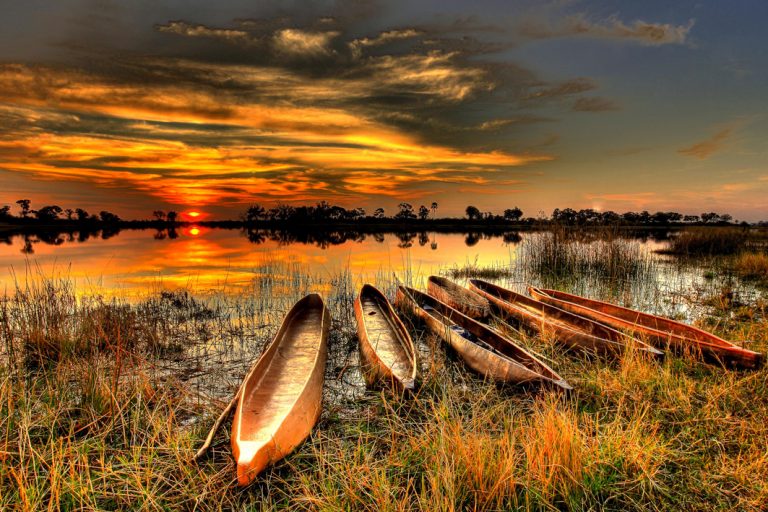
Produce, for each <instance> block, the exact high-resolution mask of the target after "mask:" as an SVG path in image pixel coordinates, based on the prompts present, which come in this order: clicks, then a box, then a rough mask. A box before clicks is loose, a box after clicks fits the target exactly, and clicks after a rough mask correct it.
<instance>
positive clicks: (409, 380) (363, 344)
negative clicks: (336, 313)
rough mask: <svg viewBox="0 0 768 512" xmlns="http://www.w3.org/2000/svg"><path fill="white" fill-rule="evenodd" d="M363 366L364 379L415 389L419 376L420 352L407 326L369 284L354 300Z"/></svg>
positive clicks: (383, 297) (369, 381) (382, 296)
mask: <svg viewBox="0 0 768 512" xmlns="http://www.w3.org/2000/svg"><path fill="white" fill-rule="evenodd" d="M355 318H356V319H357V334H358V338H359V340H360V341H359V344H360V366H361V368H362V372H363V376H364V377H365V382H366V384H368V386H374V385H375V384H377V383H380V382H389V383H391V384H392V385H393V386H394V387H395V388H398V389H400V390H408V391H412V390H413V389H414V388H415V387H416V380H417V378H418V368H419V363H418V356H417V352H416V347H415V346H414V344H413V340H411V336H410V334H408V330H407V329H406V328H405V325H403V322H402V321H401V320H400V318H399V317H398V316H397V313H395V310H394V309H393V308H392V305H391V304H390V303H389V301H388V300H387V298H386V297H385V296H384V294H383V293H381V292H380V291H379V290H378V289H377V288H376V287H374V286H372V285H370V284H366V285H363V287H362V289H361V290H360V294H359V295H358V296H357V299H356V300H355Z"/></svg>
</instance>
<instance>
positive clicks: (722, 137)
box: [677, 128, 733, 160]
mask: <svg viewBox="0 0 768 512" xmlns="http://www.w3.org/2000/svg"><path fill="white" fill-rule="evenodd" d="M732 131H733V129H732V128H725V129H723V130H720V131H719V132H717V133H716V134H714V135H713V136H712V137H710V138H708V139H706V140H703V141H701V142H698V143H696V144H694V145H692V146H689V147H686V148H682V149H678V150H677V152H678V153H680V154H681V155H685V156H691V157H694V158H698V159H699V160H706V159H707V158H709V157H711V156H712V155H714V154H715V153H717V152H718V151H720V150H721V149H723V147H724V146H725V142H726V141H727V140H728V138H729V137H730V136H731V132H732Z"/></svg>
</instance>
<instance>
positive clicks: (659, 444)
mask: <svg viewBox="0 0 768 512" xmlns="http://www.w3.org/2000/svg"><path fill="white" fill-rule="evenodd" d="M291 282H293V283H295V284H296V286H295V291H294V292H293V293H294V294H295V295H300V294H302V293H304V292H305V291H306V288H308V287H310V286H312V285H319V286H323V285H324V283H321V282H317V281H315V282H310V281H309V280H306V279H303V278H302V279H298V278H295V279H293V280H292V281H291ZM273 285H274V283H273V284H270V285H267V284H263V283H262V284H260V285H259V287H260V289H263V290H272V289H274V288H273ZM333 285H334V287H335V289H336V291H335V292H334V293H333V294H331V295H330V297H329V304H330V306H331V308H332V314H333V315H334V317H335V319H336V321H335V323H334V328H333V334H332V338H331V351H332V352H333V354H332V357H331V358H330V359H329V369H328V372H327V382H328V385H327V388H328V389H327V394H326V404H325V411H324V413H323V416H322V419H321V422H320V424H319V425H318V427H317V428H316V429H315V431H314V433H313V435H312V436H311V438H310V439H309V440H308V442H306V443H304V444H303V445H302V446H301V447H300V448H299V449H298V451H297V452H296V453H294V454H292V455H291V456H289V457H288V458H287V459H285V460H284V461H282V462H280V463H279V464H277V466H276V467H274V468H271V469H269V470H267V471H266V472H265V473H264V475H263V476H262V477H260V479H259V480H258V481H257V482H256V483H255V484H254V485H252V486H251V487H249V488H247V489H244V490H241V489H239V488H237V487H236V485H235V474H234V468H233V464H232V461H231V456H230V454H229V447H228V442H227V437H228V436H227V434H226V432H222V433H221V434H220V435H219V436H218V437H217V444H216V446H215V448H214V450H213V452H212V454H211V456H210V457H209V458H207V459H205V460H203V461H202V462H200V463H199V464H194V463H191V462H190V459H191V457H192V455H193V454H194V452H195V449H196V448H197V446H198V445H199V443H200V442H201V441H202V439H203V438H204V436H205V434H206V429H207V427H208V426H209V425H210V423H211V422H212V420H213V418H215V416H216V415H217V414H218V412H219V410H220V408H221V407H223V403H222V401H221V400H225V399H226V393H227V390H230V391H231V390H232V386H236V383H237V378H239V377H241V376H242V374H243V373H244V369H245V368H247V366H248V364H249V363H250V360H251V359H252V358H254V357H255V356H256V355H257V353H258V350H257V348H258V347H260V346H261V344H263V342H265V341H266V340H268V339H269V338H270V336H271V334H272V333H273V332H274V328H275V327H276V325H277V323H279V321H280V318H281V316H282V312H284V311H285V310H286V305H289V304H290V302H291V301H292V300H293V297H292V296H288V297H287V298H286V299H285V301H283V302H274V303H273V304H272V305H270V304H269V303H268V302H267V301H268V299H267V298H266V297H265V296H263V295H262V296H260V297H256V298H253V299H252V300H251V301H250V302H247V303H230V304H229V305H227V307H226V308H223V307H222V308H219V307H217V305H216V304H213V303H211V304H206V303H203V302H199V301H196V300H192V299H191V297H189V296H184V295H173V296H170V297H166V298H159V297H153V298H151V299H150V300H147V301H145V302H143V303H141V304H137V305H127V304H120V303H115V304H109V305H104V304H101V303H98V302H93V301H90V300H83V299H80V298H78V297H77V296H76V294H74V291H73V290H71V289H70V288H67V287H66V286H58V285H56V284H55V283H54V284H52V286H53V287H52V288H50V289H49V291H50V293H48V292H46V293H42V292H40V293H38V292H39V290H38V291H34V292H33V291H29V293H27V294H22V295H20V296H15V297H11V298H8V299H5V300H3V301H2V302H0V334H1V335H2V344H0V356H2V363H3V364H2V365H1V366H0V509H2V510H125V509H131V510H169V509H181V510H231V509H237V510H242V509H246V510H270V509H280V508H283V509H300V510H371V511H373V510H393V511H400V510H403V511H404V510H430V511H431V510H446V511H451V510H487V511H496V510H598V509H609V510H630V509H632V510H713V509H714V510H735V509H738V510H755V511H756V510H761V509H763V508H764V506H765V503H768V484H767V483H766V479H765V478H761V477H759V475H766V474H768V370H766V369H762V370H760V371H757V372H752V373H746V372H745V373H741V372H729V371H726V370H724V369H721V368H717V367H714V366H707V365H703V364H700V363H697V362H696V361H695V360H694V358H692V357H674V356H668V357H667V359H665V360H664V361H663V362H656V361H652V360H649V359H647V358H646V357H644V356H643V355H642V354H639V353H635V352H632V351H630V352H628V353H627V354H626V355H624V356H623V357H622V358H621V359H620V360H618V361H602V360H596V359H587V358H582V357H581V356H579V355H564V354H562V352H561V351H560V349H559V348H558V346H557V345H556V344H554V343H552V342H551V340H536V339H526V343H529V344H531V346H533V348H535V349H536V350H537V351H538V352H539V353H541V354H542V355H543V356H544V357H546V358H548V359H550V360H551V361H552V365H553V366H554V367H555V368H556V369H557V370H558V371H559V372H560V373H561V374H563V375H564V376H565V377H566V378H567V379H568V380H569V381H570V382H571V383H572V384H574V385H575V388H576V389H575V392H574V393H573V394H572V395H570V396H568V397H564V396H560V395H554V394H551V393H549V392H543V391H542V392H533V391H523V390H520V389H517V388H514V387H512V388H502V387H498V386H496V385H494V384H492V383H488V382H483V381H482V380H480V379H478V378H477V377H475V376H474V375H471V374H469V373H468V372H467V371H466V369H465V368H464V367H463V365H462V364H461V363H460V362H459V361H457V360H456V359H455V356H454V355H452V354H450V353H446V351H445V349H444V348H443V347H442V346H441V345H440V343H439V342H438V341H437V340H436V339H434V338H432V337H431V336H425V335H423V334H421V333H420V331H414V333H417V336H416V339H417V343H418V344H419V346H420V347H421V349H422V355H423V359H424V368H423V369H424V382H423V385H422V387H421V389H420V390H419V392H418V393H417V395H416V397H415V398H414V399H412V400H409V399H402V398H398V397H395V396H392V394H391V393H390V392H388V391H387V390H383V391H367V392H366V391H363V390H362V389H361V388H360V387H359V385H360V383H361V382H362V381H361V380H360V378H359V375H356V374H355V373H354V368H352V367H350V365H349V364H348V363H349V361H354V354H355V352H356V345H355V344H356V339H355V336H354V322H353V320H352V318H351V316H350V315H349V314H348V313H345V312H344V311H346V310H348V309H349V301H350V299H351V296H352V293H353V291H354V290H353V288H354V286H352V284H351V281H350V280H349V277H348V276H346V277H345V276H337V277H334V278H333ZM67 294H71V295H69V296H67ZM273 300H274V301H277V299H273ZM41 301H48V303H46V304H43V303H41ZM105 307H106V308H108V312H107V311H106V310H104V308H105ZM744 307H747V306H744ZM748 307H749V308H751V312H752V314H751V316H749V315H745V316H743V317H740V318H742V319H741V320H734V321H729V322H722V323H719V324H718V327H717V330H718V333H720V334H723V335H726V336H727V337H729V338H732V339H751V340H755V343H754V344H753V345H752V348H753V349H755V350H760V351H765V350H766V349H767V348H768V320H766V315H765V313H766V311H765V307H764V304H763V303H762V302H757V303H755V304H752V305H750V306H748ZM222 311H228V312H229V313H228V315H230V316H227V314H224V313H222ZM233 311H235V312H236V313H237V314H235V315H234V316H232V312H233ZM54 322H58V323H57V324H55V325H54ZM265 325H269V326H270V327H269V328H265V327H264V326H265ZM45 326H49V327H50V328H46V327H45ZM32 340H44V341H45V343H50V344H54V343H61V344H62V346H65V345H66V346H72V347H78V348H77V349H76V350H74V349H72V350H70V349H62V348H60V349H57V350H54V351H53V353H54V354H55V357H50V354H48V352H47V351H48V350H49V349H45V350H46V354H48V355H46V357H45V358H44V364H41V365H33V367H29V365H28V364H27V361H29V360H30V359H31V360H32V361H37V360H38V358H37V357H31V354H32V355H33V354H34V351H35V350H38V349H37V348H36V345H34V344H32V343H30V342H31V341H32ZM56 340H58V341H56ZM244 340H245V341H244ZM182 341H183V342H184V343H182V345H184V346H183V347H182V348H181V349H179V348H178V347H177V345H179V343H181V342H182ZM198 344H199V346H208V345H210V344H217V346H220V347H224V348H226V351H227V352H229V351H235V350H237V347H239V346H241V345H242V346H243V347H245V348H244V349H243V352H244V353H245V354H249V357H250V359H248V358H246V359H244V360H243V361H238V362H237V364H234V363H231V362H229V363H227V364H222V365H218V366H221V368H214V367H215V366H217V365H210V364H209V366H208V367H206V366H205V363H206V362H209V361H210V360H211V359H213V358H214V357H218V356H216V354H214V353H210V354H209V353H206V352H203V353H201V354H202V355H201V354H200V353H196V354H197V355H196V356H195V357H191V356H190V355H189V351H190V350H191V347H192V346H193V345H194V346H197V345H198ZM174 347H176V348H174ZM179 350H183V352H180V351H179ZM181 356H184V357H181ZM350 358H351V359H350ZM175 359H179V361H174V360H175ZM171 362H174V364H171ZM228 365H229V366H228ZM350 368H352V369H350ZM214 371H216V372H218V373H214ZM195 372H197V373H195ZM197 374H199V375H201V377H200V379H198V380H195V378H191V377H190V375H197ZM221 375H224V376H225V377H226V378H224V379H223V381H222V382H224V383H225V384H227V385H228V386H230V387H227V386H224V387H223V388H211V387H206V386H205V385H204V384H205V383H207V382H209V381H213V380H216V379H218V378H219V377H220V376H221ZM350 386H351V387H352V388H353V390H354V392H353V393H352V394H351V395H350V394H348V392H347V391H345V390H347V388H350ZM355 386H357V387H355ZM211 395H215V396H217V397H219V400H212V399H211V398H210V397H211Z"/></svg>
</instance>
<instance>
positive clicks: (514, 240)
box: [501, 231, 523, 245]
mask: <svg viewBox="0 0 768 512" xmlns="http://www.w3.org/2000/svg"><path fill="white" fill-rule="evenodd" d="M501 239H502V240H503V241H504V243H505V244H507V245H515V244H519V243H520V242H521V241H522V240H523V237H521V236H520V233H518V232H517V231H510V232H509V233H504V235H502V237H501Z"/></svg>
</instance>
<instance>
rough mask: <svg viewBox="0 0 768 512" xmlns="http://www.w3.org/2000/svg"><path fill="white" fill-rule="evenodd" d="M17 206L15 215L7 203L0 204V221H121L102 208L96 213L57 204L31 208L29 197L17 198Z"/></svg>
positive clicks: (108, 222)
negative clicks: (17, 211)
mask: <svg viewBox="0 0 768 512" xmlns="http://www.w3.org/2000/svg"><path fill="white" fill-rule="evenodd" d="M16 204H17V205H18V207H19V214H18V215H17V216H15V215H13V213H11V207H10V206H8V205H5V206H0V222H3V221H4V222H15V223H19V222H20V223H30V222H36V223H51V222H59V221H67V222H72V223H74V222H77V223H91V224H93V223H101V224H117V223H119V222H120V221H121V219H120V217H118V216H117V215H116V214H114V213H112V212H109V211H107V210H102V211H100V212H99V213H98V214H90V213H88V212H87V211H86V210H84V209H82V208H76V209H74V210H73V209H71V208H66V209H63V208H61V206H58V205H55V204H54V205H46V206H42V207H40V208H38V209H36V210H34V209H32V201H30V200H29V199H19V200H18V201H16Z"/></svg>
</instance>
